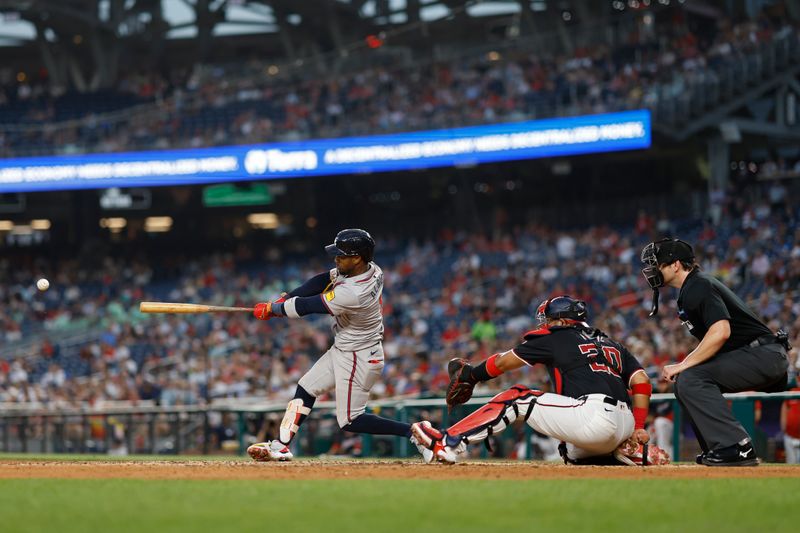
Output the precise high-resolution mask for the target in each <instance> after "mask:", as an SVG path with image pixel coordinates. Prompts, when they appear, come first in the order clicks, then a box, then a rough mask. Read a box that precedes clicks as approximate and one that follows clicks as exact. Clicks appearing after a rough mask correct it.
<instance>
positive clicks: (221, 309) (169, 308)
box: [139, 302, 253, 313]
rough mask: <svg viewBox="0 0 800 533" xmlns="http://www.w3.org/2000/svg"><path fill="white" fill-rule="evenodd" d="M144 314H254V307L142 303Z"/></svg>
mask: <svg viewBox="0 0 800 533" xmlns="http://www.w3.org/2000/svg"><path fill="white" fill-rule="evenodd" d="M139 311H140V312H142V313H238V312H248V313H252V312H253V308H252V307H226V306H222V305H202V304H183V303H175V302H141V303H140V304H139Z"/></svg>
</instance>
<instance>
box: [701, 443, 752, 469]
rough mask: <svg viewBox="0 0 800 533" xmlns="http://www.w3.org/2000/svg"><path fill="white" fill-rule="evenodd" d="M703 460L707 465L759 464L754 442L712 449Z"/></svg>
mask: <svg viewBox="0 0 800 533" xmlns="http://www.w3.org/2000/svg"><path fill="white" fill-rule="evenodd" d="M701 462H702V463H703V464H704V465H706V466H758V462H759V461H758V457H757V456H756V450H755V449H754V448H753V444H752V443H751V442H747V443H745V444H733V445H731V446H726V447H724V448H717V449H716V450H710V451H708V452H706V453H705V454H704V456H703V458H702V459H701Z"/></svg>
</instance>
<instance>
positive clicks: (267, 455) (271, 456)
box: [247, 440, 294, 462]
mask: <svg viewBox="0 0 800 533" xmlns="http://www.w3.org/2000/svg"><path fill="white" fill-rule="evenodd" d="M247 454H248V455H249V456H250V457H252V458H253V460H254V461H258V462H264V461H291V460H292V458H294V456H293V455H292V452H290V451H289V447H288V446H287V445H285V444H284V443H282V442H281V441H279V440H271V441H270V440H268V441H267V442H257V443H255V444H251V445H250V446H249V447H248V448H247Z"/></svg>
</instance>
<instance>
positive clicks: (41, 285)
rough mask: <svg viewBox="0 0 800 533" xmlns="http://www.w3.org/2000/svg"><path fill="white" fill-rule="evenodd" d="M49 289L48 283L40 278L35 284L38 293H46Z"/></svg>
mask: <svg viewBox="0 0 800 533" xmlns="http://www.w3.org/2000/svg"><path fill="white" fill-rule="evenodd" d="M49 287H50V282H49V281H47V280H46V279H44V278H42V279H40V280H39V281H37V282H36V288H37V289H39V290H40V291H46V290H47V289H48V288H49Z"/></svg>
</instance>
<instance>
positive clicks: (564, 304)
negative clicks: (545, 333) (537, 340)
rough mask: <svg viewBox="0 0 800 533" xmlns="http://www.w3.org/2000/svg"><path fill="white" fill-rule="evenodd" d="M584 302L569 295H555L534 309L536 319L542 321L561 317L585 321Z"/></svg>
mask: <svg viewBox="0 0 800 533" xmlns="http://www.w3.org/2000/svg"><path fill="white" fill-rule="evenodd" d="M586 316H587V315H586V302H583V301H581V300H576V299H575V298H572V297H570V296H556V297H555V298H550V299H549V300H545V301H543V302H542V303H540V304H539V308H538V309H537V310H536V320H538V321H539V323H540V324H541V323H544V322H545V321H546V320H556V319H559V318H563V319H566V320H574V321H575V322H586Z"/></svg>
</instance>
